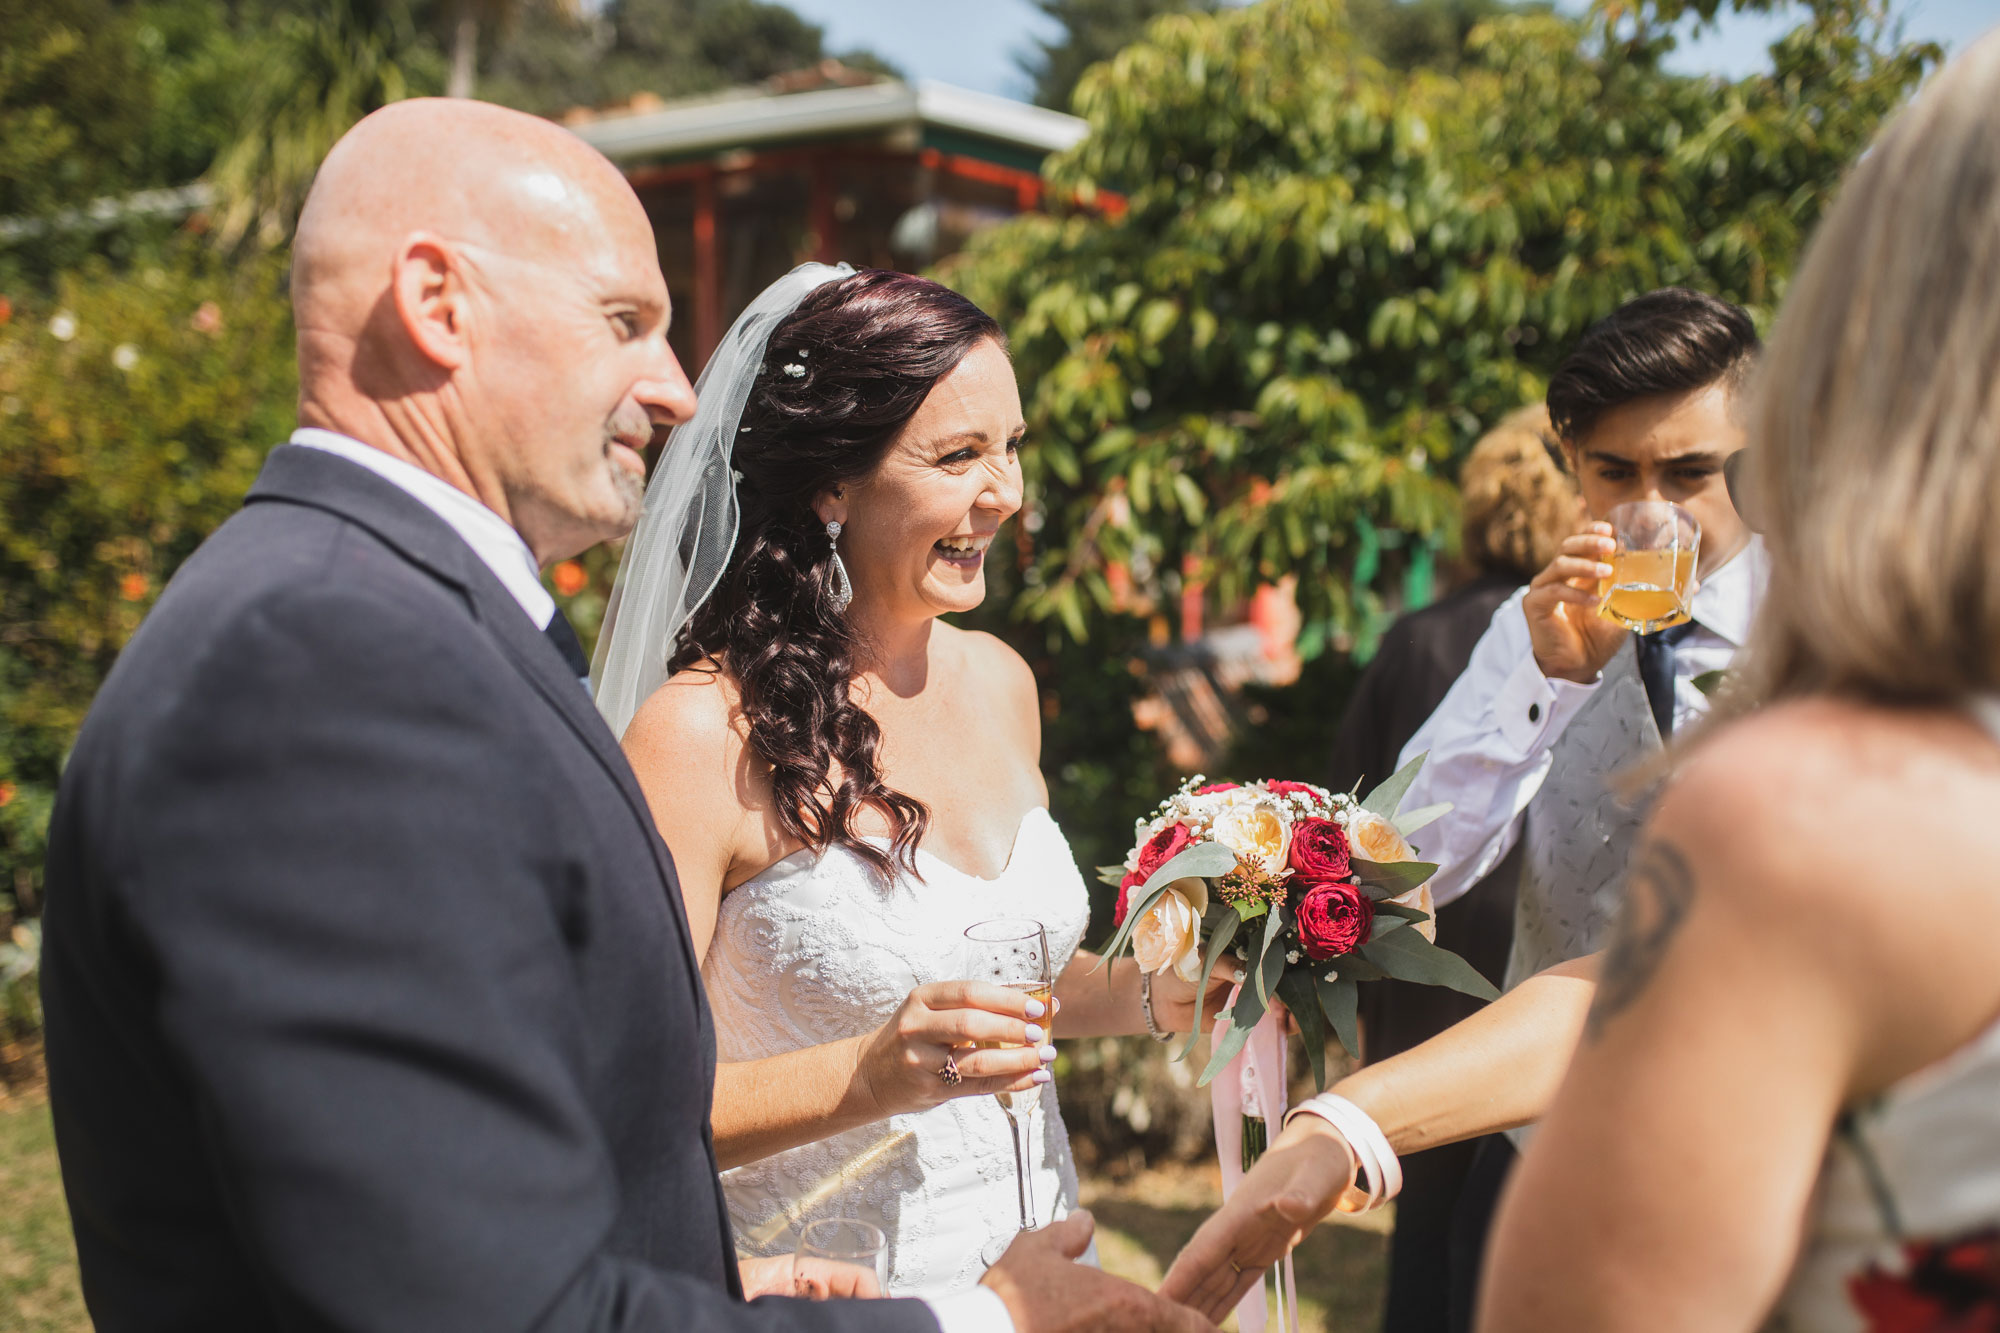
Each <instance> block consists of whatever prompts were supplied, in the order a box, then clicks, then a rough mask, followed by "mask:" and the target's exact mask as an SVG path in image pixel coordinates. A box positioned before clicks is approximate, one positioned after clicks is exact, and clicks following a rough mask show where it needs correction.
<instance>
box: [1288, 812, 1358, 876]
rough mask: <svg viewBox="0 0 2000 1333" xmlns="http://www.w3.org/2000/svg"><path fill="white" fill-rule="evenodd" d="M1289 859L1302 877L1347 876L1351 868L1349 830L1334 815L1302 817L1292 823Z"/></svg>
mask: <svg viewBox="0 0 2000 1333" xmlns="http://www.w3.org/2000/svg"><path fill="white" fill-rule="evenodd" d="M1290 861H1291V866H1292V869H1293V870H1294V871H1296V872H1297V873H1298V876H1299V878H1300V879H1303V880H1310V881H1312V882H1314V883H1319V882H1321V881H1323V880H1331V879H1346V878H1347V876H1348V874H1349V872H1350V871H1351V870H1352V866H1351V865H1350V864H1349V856H1348V850H1347V834H1346V833H1345V832H1343V831H1342V829H1341V827H1340V825H1338V824H1336V823H1334V822H1333V821H1332V820H1331V819H1301V820H1300V821H1299V822H1298V823H1297V824H1294V825H1293V826H1292V852H1291V857H1290Z"/></svg>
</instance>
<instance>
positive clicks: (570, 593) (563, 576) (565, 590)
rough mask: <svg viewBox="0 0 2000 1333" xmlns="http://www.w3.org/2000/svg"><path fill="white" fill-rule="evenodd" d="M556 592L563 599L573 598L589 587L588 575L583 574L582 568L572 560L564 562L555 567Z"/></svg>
mask: <svg viewBox="0 0 2000 1333" xmlns="http://www.w3.org/2000/svg"><path fill="white" fill-rule="evenodd" d="M554 574H555V584H556V591H557V592H559V593H561V594H562V595H563V596H565V597H574V596H576V595H577V594H578V593H580V592H582V591H583V590H584V589H585V588H588V587H589V586H590V575H588V574H586V573H584V572H583V566H582V565H579V564H578V563H576V561H574V560H565V561H563V562H562V563H561V564H559V565H557V566H556V567H555V571H554Z"/></svg>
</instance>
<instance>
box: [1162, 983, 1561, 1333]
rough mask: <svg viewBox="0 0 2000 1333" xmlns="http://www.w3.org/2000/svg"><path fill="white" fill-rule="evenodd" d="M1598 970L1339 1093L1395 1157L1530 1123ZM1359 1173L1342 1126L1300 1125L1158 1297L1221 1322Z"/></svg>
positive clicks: (1438, 1039)
mask: <svg viewBox="0 0 2000 1333" xmlns="http://www.w3.org/2000/svg"><path fill="white" fill-rule="evenodd" d="M1597 967H1598V956H1597V955H1595V954H1592V955H1590V956H1588V957H1585V958H1579V959H1576V960H1574V961H1573V962H1567V963H1559V964H1557V965H1556V966H1555V967H1552V968H1550V969H1549V970H1548V971H1546V972H1541V973H1538V974H1536V975H1535V976H1532V977H1530V978H1528V980H1526V981H1524V982H1522V983H1521V984H1520V985H1519V986H1516V987H1515V988H1514V989H1513V990H1511V991H1509V992H1508V993H1507V994H1505V995H1503V996H1501V997H1500V999H1498V1000H1496V1001H1495V1002H1493V1003H1492V1004H1490V1005H1488V1006H1486V1008H1484V1009H1481V1010H1480V1011H1479V1012H1478V1013H1476V1014H1473V1015H1472V1016H1471V1017H1470V1018H1467V1019H1465V1020H1464V1021H1463V1022H1460V1023H1456V1024H1454V1025H1453V1026H1451V1027H1449V1028H1446V1029H1445V1030H1444V1031H1443V1032H1441V1033H1439V1034H1438V1035H1437V1036H1435V1037H1432V1038H1431V1039H1430V1040H1429V1041H1427V1042H1424V1043H1423V1044H1422V1045H1420V1046H1414V1047H1411V1048H1410V1049H1409V1050H1407V1051H1404V1052H1403V1053H1402V1054H1400V1055H1397V1056H1395V1057H1393V1058H1392V1059H1388V1060H1384V1061H1382V1062H1381V1063H1380V1064H1374V1065H1369V1066H1367V1067H1366V1068H1363V1069H1361V1070H1358V1071H1356V1072H1355V1073H1353V1074H1350V1075H1348V1076H1347V1077H1346V1078H1344V1079H1342V1080H1341V1081H1340V1082H1339V1083H1336V1084H1335V1085H1334V1087H1333V1089H1332V1090H1333V1091H1334V1092H1336V1093H1338V1094H1340V1095H1341V1096H1342V1097H1345V1098H1347V1100H1349V1101H1351V1102H1353V1103H1354V1104H1355V1105H1357V1106H1359V1107H1360V1108H1361V1109H1362V1110H1364V1111H1366V1112H1368V1114H1369V1115H1370V1116H1372V1117H1373V1118H1374V1120H1375V1122H1376V1124H1378V1125H1380V1126H1381V1128H1382V1132H1383V1134H1384V1135H1386V1136H1387V1137H1388V1140H1389V1144H1390V1146H1391V1147H1393V1148H1394V1149H1395V1150H1396V1152H1397V1154H1398V1155H1401V1154H1404V1153H1412V1152H1418V1151H1420V1150H1422V1149H1424V1148H1435V1147H1437V1146H1438V1145H1440V1144H1445V1143H1455V1142H1457V1141H1458V1140H1460V1139H1468V1138H1474V1137H1476V1136H1478V1135H1480V1134H1490V1133H1493V1132H1494V1131H1495V1130H1501V1129H1511V1128H1512V1127H1514V1126H1515V1125H1523V1124H1527V1123H1528V1122H1529V1121H1531V1120H1534V1119H1536V1118H1538V1117H1539V1116H1540V1115H1541V1114H1542V1112H1543V1111H1544V1110H1546V1109H1547V1107H1548V1105H1549V1103H1550V1102H1551V1101H1552V1100H1553V1099H1554V1097H1555V1093H1556V1089H1557V1088H1558V1087H1559V1086H1560V1084H1561V1082H1562V1076H1563V1070H1564V1069H1565V1068H1566V1067H1567V1065H1568V1063H1569V1057H1570V1052H1571V1051H1573V1050H1574V1049H1575V1047H1576V1042H1577V1037H1578V1035H1579V1034H1580V1033H1581V1032H1582V1031H1583V1026H1584V1019H1585V1016H1586V1015H1587V1014H1588V1013H1589V1011H1590V1002H1591V997H1592V995H1593V994H1594V992H1595V991H1596V977H1597ZM1353 1178H1354V1157H1353V1153H1352V1151H1351V1150H1350V1149H1349V1147H1348V1145H1347V1141H1346V1140H1345V1139H1343V1138H1342V1137H1341V1135H1340V1131H1338V1130H1336V1129H1335V1128H1334V1127H1333V1126H1332V1125H1330V1124H1328V1123H1327V1122H1326V1121H1324V1120H1322V1119H1320V1118H1319V1117H1318V1116H1311V1115H1301V1116H1298V1117H1296V1118H1294V1119H1293V1121H1292V1123H1291V1124H1290V1125H1288V1126H1286V1127H1285V1129H1284V1131H1283V1132H1282V1133H1281V1134H1279V1135H1278V1137H1277V1139H1276V1141H1275V1142H1273V1144H1272V1145H1271V1149H1270V1151H1269V1152H1268V1153H1266V1154H1265V1155H1264V1157H1263V1159H1262V1160H1260V1161H1259V1162H1258V1163H1257V1165H1256V1166H1255V1167H1253V1168H1251V1170H1250V1172H1249V1174H1248V1175H1246V1176H1245V1177H1244V1178H1243V1182H1242V1183H1241V1184H1240V1185H1239V1186H1238V1187H1237V1189H1236V1192H1235V1193H1233V1194H1231V1195H1230V1197H1229V1201H1228V1202H1227V1203H1225V1204H1224V1205H1223V1206H1222V1207H1221V1208H1220V1209H1219V1210H1218V1211H1217V1212H1216V1214H1215V1215H1214V1216H1213V1217H1211V1218H1209V1219H1208V1221H1206V1222H1204V1223H1202V1225H1201V1229H1200V1230H1199V1231H1197V1232H1195V1234H1194V1238H1193V1239H1192V1240H1190V1241H1189V1242H1188V1243H1187V1246H1186V1248H1185V1249H1183V1250H1182V1251H1181V1254H1180V1257H1179V1258H1178V1259H1176V1260H1175V1261H1174V1266H1173V1267H1172V1269H1170V1270H1169V1271H1168V1273H1167V1277H1166V1280H1165V1282H1164V1283H1162V1284H1161V1287H1160V1291H1161V1294H1163V1295H1166V1296H1169V1297H1171V1298H1172V1299H1174V1300H1178V1301H1183V1302H1185V1303H1187V1304H1189V1305H1192V1306H1193V1307H1194V1308H1195V1309H1196V1310H1199V1311H1201V1312H1202V1313H1204V1314H1206V1315H1208V1316H1209V1317H1210V1318H1214V1319H1219V1318H1221V1317H1222V1315H1223V1313H1224V1312H1226V1311H1227V1310H1229V1309H1230V1308H1231V1307H1232V1306H1234V1305H1235V1303H1236V1301H1237V1300H1238V1299H1240V1298H1241V1297H1242V1295H1243V1293H1244V1292H1246V1291H1248V1290H1249V1289H1250V1287H1251V1286H1252V1285H1253V1284H1254V1283H1255V1282H1256V1281H1257V1280H1258V1278H1259V1276H1260V1275H1261V1274H1262V1273H1263V1271H1264V1269H1266V1268H1268V1267H1269V1266H1270V1265H1272V1264H1274V1263H1276V1262H1277V1261H1278V1260H1280V1259H1282V1258H1283V1257H1284V1256H1285V1255H1286V1254H1287V1253H1289V1252H1290V1251H1291V1248H1292V1247H1293V1246H1294V1245H1296V1244H1298V1242H1299V1240H1300V1239H1301V1238H1302V1237H1303V1236H1304V1235H1305V1233H1306V1232H1308V1231H1310V1230H1311V1229H1312V1228H1313V1227H1314V1226H1315V1225H1317V1224H1318V1223H1319V1221H1320V1220H1321V1219H1322V1218H1324V1217H1326V1216H1327V1214H1329V1213H1331V1212H1332V1211H1333V1209H1334V1205H1335V1204H1336V1203H1338V1202H1339V1200H1340V1196H1341V1195H1342V1194H1343V1193H1344V1192H1345V1191H1346V1189H1347V1187H1348V1186H1349V1185H1350V1184H1352V1183H1353Z"/></svg>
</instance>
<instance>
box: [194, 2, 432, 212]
mask: <svg viewBox="0 0 2000 1333" xmlns="http://www.w3.org/2000/svg"><path fill="white" fill-rule="evenodd" d="M267 54H268V59H267V60H266V62H265V63H264V64H263V66H262V67H261V68H260V69H259V71H258V76H257V78H256V80H255V81H254V83H253V84H252V86H251V89H250V93H249V105H248V107H247V108H246V112H245V114H244V116H243V119H242V121H241V126H240V129H239V132H238V133H237V134H236V135H235V137H234V138H233V139H232V141H231V142H230V144H229V146H228V147H227V148H226V149H224V150H223V151H222V153H221V154H220V155H219V156H218V157H217V158H216V160H215V163H214V166H213V167H212V168H211V170H210V179H211V180H212V182H213V183H214V185H215V188H216V191H217V194H218V196H219V197H218V200H217V204H218V210H219V214H220V219H219V220H220V223H221V232H222V237H223V239H224V240H225V241H233V240H235V239H237V238H240V237H242V236H244V235H247V234H249V233H251V232H252V231H253V229H254V230H255V232H256V234H257V237H258V239H259V240H261V241H262V242H263V243H264V244H266V245H276V244H278V243H279V242H280V241H282V240H283V239H284V238H285V237H287V236H289V235H290V233H291V224H292V222H293V221H294V220H295V219H296V218H297V216H298V210H299V206H300V205H301V204H303V203H304V202H305V195H306V189H307V187H308V186H310V185H311V184H312V178H313V174H314V173H315V172H317V171H318V170H319V164H320V159H322V158H324V157H325V156H326V154H327V150H328V149H330V148H332V147H333V145H334V142H335V141H336V140H338V139H339V138H340V136H341V135H343V134H345V133H346V132H347V130H348V127H349V126H351V125H353V124H354V122H355V121H357V120H359V119H361V118H362V117H363V116H365V115H367V114H368V113H369V112H370V111H373V110H375V109H376V108H378V107H382V106H386V105H388V104H389V103H390V102H397V101H401V100H402V99H403V98H405V97H414V96H421V95H424V94H427V93H436V92H440V91H442V90H443V88H444V61H443V57H442V56H441V55H440V54H439V53H438V51H437V48H436V47H435V45H433V44H432V43H430V42H429V41H427V40H426V39H425V38H424V37H423V36H422V34H421V33H420V32H419V31H418V29H417V26H416V23H415V20H414V18H413V17H412V15H411V12H410V7H409V5H408V3H407V0H342V3H339V4H333V5H324V6H317V5H316V6H309V7H307V8H306V9H305V10H304V12H302V13H292V14H283V15H280V16H279V17H278V19H277V23H276V26H275V30H274V32H273V35H272V39H271V49H270V50H269V52H268V53H267Z"/></svg>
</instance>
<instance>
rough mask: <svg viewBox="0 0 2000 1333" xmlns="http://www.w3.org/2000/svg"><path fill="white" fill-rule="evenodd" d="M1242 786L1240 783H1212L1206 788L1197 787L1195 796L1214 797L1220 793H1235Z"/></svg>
mask: <svg viewBox="0 0 2000 1333" xmlns="http://www.w3.org/2000/svg"><path fill="white" fill-rule="evenodd" d="M1242 785H1243V784H1242V783H1240V782H1211V783H1209V784H1208V785H1207V786H1206V787H1196V788H1195V789H1194V794H1195V795H1196V796H1213V795H1214V794H1215V793H1216V792H1219V791H1235V790H1236V789H1237V788H1238V787H1240V786H1242Z"/></svg>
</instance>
